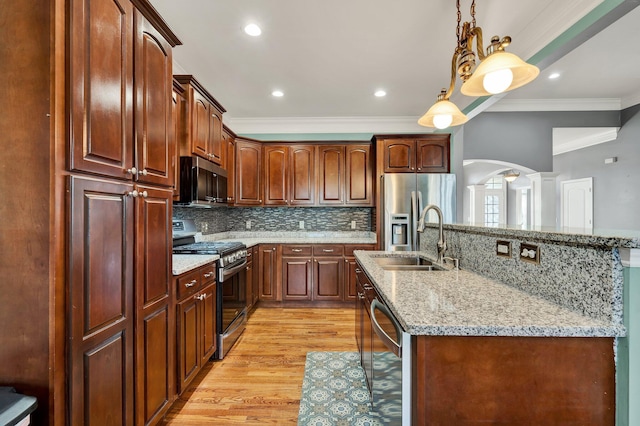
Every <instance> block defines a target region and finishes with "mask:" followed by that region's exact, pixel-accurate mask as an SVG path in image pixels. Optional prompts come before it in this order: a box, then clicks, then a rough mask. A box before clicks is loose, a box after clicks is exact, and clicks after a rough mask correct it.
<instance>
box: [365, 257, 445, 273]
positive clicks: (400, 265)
mask: <svg viewBox="0 0 640 426" xmlns="http://www.w3.org/2000/svg"><path fill="white" fill-rule="evenodd" d="M374 260H375V261H376V263H377V264H378V265H380V266H381V267H382V269H385V270H389V271H444V270H445V269H444V268H443V267H442V266H440V265H436V264H434V263H433V262H432V261H430V260H428V259H424V258H422V257H419V256H385V257H376V258H374Z"/></svg>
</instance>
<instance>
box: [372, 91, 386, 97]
mask: <svg viewBox="0 0 640 426" xmlns="http://www.w3.org/2000/svg"><path fill="white" fill-rule="evenodd" d="M374 95H375V96H376V97H378V98H382V97H383V96H387V92H385V91H384V90H376V93H374Z"/></svg>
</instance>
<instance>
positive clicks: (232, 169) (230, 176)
mask: <svg viewBox="0 0 640 426" xmlns="http://www.w3.org/2000/svg"><path fill="white" fill-rule="evenodd" d="M222 149H223V150H226V156H225V158H224V163H225V165H223V166H222V167H223V168H224V169H226V170H227V202H228V203H229V205H233V204H235V202H236V176H235V173H236V134H235V133H233V131H232V130H231V129H229V128H228V127H227V126H224V125H223V126H222Z"/></svg>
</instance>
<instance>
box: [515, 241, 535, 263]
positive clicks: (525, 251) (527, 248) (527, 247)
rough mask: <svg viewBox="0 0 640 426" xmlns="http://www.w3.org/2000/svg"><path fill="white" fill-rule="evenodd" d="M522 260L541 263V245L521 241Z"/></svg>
mask: <svg viewBox="0 0 640 426" xmlns="http://www.w3.org/2000/svg"><path fill="white" fill-rule="evenodd" d="M519 256H520V260H522V261H523V262H529V263H535V264H540V247H538V246H536V245H534V244H527V243H520V254H519Z"/></svg>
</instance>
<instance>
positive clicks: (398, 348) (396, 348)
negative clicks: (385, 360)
mask: <svg viewBox="0 0 640 426" xmlns="http://www.w3.org/2000/svg"><path fill="white" fill-rule="evenodd" d="M370 309H371V326H372V328H373V331H374V332H375V333H376V335H377V336H378V337H379V338H380V339H381V340H382V342H383V343H384V345H385V346H386V347H387V348H389V349H390V350H391V351H392V352H393V353H394V354H396V356H397V357H398V358H402V345H401V344H400V342H396V341H395V340H393V338H392V337H391V336H389V335H388V334H387V333H386V332H385V331H384V330H383V329H382V327H380V324H379V323H378V320H377V319H376V313H375V310H376V309H378V310H379V311H381V312H382V313H383V314H384V315H385V316H386V317H387V318H389V320H390V321H391V323H392V324H393V327H394V328H395V329H396V336H401V335H402V329H401V328H400V324H398V322H397V321H396V319H395V318H394V317H393V314H392V313H391V311H389V309H387V307H386V306H384V305H383V304H382V303H380V302H379V301H378V299H373V301H372V302H371V308H370Z"/></svg>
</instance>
